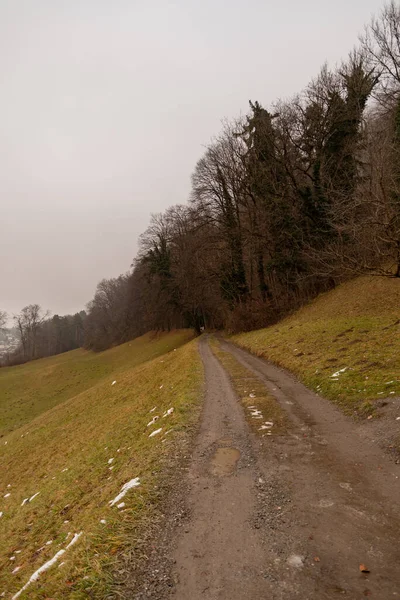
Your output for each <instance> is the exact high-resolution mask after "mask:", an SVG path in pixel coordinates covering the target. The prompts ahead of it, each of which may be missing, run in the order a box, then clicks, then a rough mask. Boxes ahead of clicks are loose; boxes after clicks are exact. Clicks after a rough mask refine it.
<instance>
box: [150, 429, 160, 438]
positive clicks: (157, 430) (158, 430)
mask: <svg viewBox="0 0 400 600" xmlns="http://www.w3.org/2000/svg"><path fill="white" fill-rule="evenodd" d="M161 432H162V427H160V429H156V430H155V431H153V432H152V433H151V434H150V435H149V438H150V437H153V436H155V435H158V434H159V433H161Z"/></svg>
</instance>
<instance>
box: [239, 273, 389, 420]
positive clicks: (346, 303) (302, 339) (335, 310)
mask: <svg viewBox="0 0 400 600" xmlns="http://www.w3.org/2000/svg"><path fill="white" fill-rule="evenodd" d="M232 340H233V341H234V342H235V343H236V344H238V345H239V346H242V347H243V348H246V349H248V350H250V351H251V352H253V353H254V354H257V355H259V356H262V357H264V358H266V359H268V360H271V361H273V362H275V363H276V364H278V365H280V366H282V367H285V368H287V369H289V370H290V371H292V372H293V373H295V374H296V375H297V376H298V377H299V378H300V379H301V380H302V381H303V382H304V383H305V384H306V385H308V386H309V387H311V388H312V389H314V390H315V391H317V392H318V393H320V394H321V395H323V396H326V397H327V398H330V399H331V400H333V401H334V402H336V403H337V404H338V405H339V406H341V407H342V409H343V410H345V412H348V413H353V412H354V411H357V412H359V413H364V414H369V413H370V412H371V411H373V405H374V402H373V401H374V400H376V399H382V398H385V397H390V396H392V395H400V370H399V356H400V280H396V279H383V278H378V277H360V278H358V279H355V280H353V281H350V282H348V283H345V284H343V285H341V286H339V287H338V288H336V289H335V290H333V291H331V292H328V293H326V294H323V295H321V296H320V297H319V298H317V299H316V300H314V301H313V302H312V303H310V304H309V305H308V306H305V307H304V308H302V309H301V310H299V311H298V312H297V313H295V314H294V315H292V316H290V317H289V318H287V319H285V320H284V321H282V322H281V323H279V324H278V325H276V326H273V327H269V328H267V329H261V330H259V331H252V332H250V333H243V334H239V335H235V336H233V337H232Z"/></svg>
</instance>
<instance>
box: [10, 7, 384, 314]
mask: <svg viewBox="0 0 400 600" xmlns="http://www.w3.org/2000/svg"><path fill="white" fill-rule="evenodd" d="M382 6H383V3H382V2H380V1H374V0H366V1H364V2H362V1H361V0H355V1H354V2H352V3H351V5H350V3H348V2H344V0H339V1H338V2H336V3H334V4H332V3H329V2H317V1H316V0H307V1H306V2H305V3H303V4H302V5H299V4H298V3H296V2H294V1H293V0H291V1H290V2H287V3H280V4H279V5H273V6H268V5H267V3H263V2H259V1H258V0H251V1H250V2H248V3H245V2H244V1H243V0H236V1H234V2H232V3H229V5H228V3H226V2H222V1H221V0H218V1H217V2H210V1H209V0H207V1H206V2H202V3H200V2H195V1H192V0H189V1H187V2H183V1H182V0H179V1H176V2H171V3H166V2H160V1H155V2H151V3H144V2H133V3H132V2H127V1H124V0H117V1H116V2H114V3H113V4H112V6H111V5H109V3H106V2H104V1H99V2H94V1H93V0H85V1H83V2H82V3H79V4H77V3H68V4H64V3H61V2H49V1H48V0H41V1H40V2H33V1H25V2H24V1H13V2H11V0H3V2H2V3H1V5H0V40H1V41H0V44H1V49H2V52H1V56H0V65H1V66H0V68H1V74H2V77H1V82H0V88H1V89H0V106H1V132H2V135H1V137H0V155H1V158H2V169H1V174H0V186H1V195H2V198H3V203H2V213H1V216H2V227H1V232H0V251H1V257H2V260H1V261H0V278H1V282H2V294H1V298H0V309H1V310H5V311H7V312H8V313H9V315H10V316H12V314H13V313H17V312H18V311H20V310H21V308H22V307H24V306H26V305H28V304H31V303H38V304H40V305H41V306H42V308H43V309H44V310H47V309H48V310H50V311H51V314H53V315H54V314H60V315H63V314H71V313H75V312H78V311H80V310H82V309H84V308H85V305H86V304H87V302H89V301H90V300H91V298H92V297H93V294H94V291H95V288H96V285H97V283H98V282H99V281H100V280H101V279H103V278H110V277H116V276H118V275H119V274H121V273H124V272H126V271H128V270H129V267H130V264H131V263H132V260H133V258H134V256H135V254H136V249H137V239H138V237H139V235H140V234H141V233H142V232H143V231H144V230H145V229H146V227H147V225H148V223H149V219H150V214H151V213H156V212H160V211H163V210H164V209H165V208H167V207H168V206H170V205H173V204H181V203H185V202H186V201H187V199H188V195H189V191H190V176H191V173H192V172H193V169H194V167H195V164H196V162H197V160H198V159H199V158H201V155H202V153H203V151H204V146H205V145H206V144H207V143H208V142H209V141H210V140H211V139H212V137H213V136H216V135H217V134H218V132H219V131H220V129H221V121H222V120H223V119H225V118H227V119H231V118H235V117H236V116H238V115H240V114H245V113H246V112H247V110H248V101H249V100H252V101H256V100H257V101H259V102H260V103H261V104H262V105H263V106H265V107H266V108H268V107H269V106H270V105H271V104H272V103H273V102H275V101H276V100H277V99H279V98H287V97H290V96H292V95H293V94H296V93H298V92H300V91H301V90H302V89H303V88H304V87H305V86H306V85H307V83H308V82H309V81H310V80H311V79H312V78H313V77H316V76H317V74H318V72H319V70H320V67H321V66H322V65H323V63H324V62H325V61H327V62H328V64H329V65H330V66H333V65H335V64H336V63H339V62H340V61H341V60H342V59H344V58H346V56H347V55H348V53H349V52H350V51H351V49H352V48H353V46H354V45H355V44H356V43H357V35H358V33H360V32H362V30H363V26H364V24H366V23H367V22H368V21H369V20H370V17H371V14H372V13H375V14H377V13H378V12H379V10H380V8H381V7H382ZM339 35H340V39H339Z"/></svg>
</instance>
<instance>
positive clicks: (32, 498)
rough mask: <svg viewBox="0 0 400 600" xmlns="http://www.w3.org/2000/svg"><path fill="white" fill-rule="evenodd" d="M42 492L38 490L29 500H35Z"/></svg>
mask: <svg viewBox="0 0 400 600" xmlns="http://www.w3.org/2000/svg"><path fill="white" fill-rule="evenodd" d="M39 494H40V492H36V494H33V496H31V497H30V498H29V502H32V500H34V499H35V498H36V496H39Z"/></svg>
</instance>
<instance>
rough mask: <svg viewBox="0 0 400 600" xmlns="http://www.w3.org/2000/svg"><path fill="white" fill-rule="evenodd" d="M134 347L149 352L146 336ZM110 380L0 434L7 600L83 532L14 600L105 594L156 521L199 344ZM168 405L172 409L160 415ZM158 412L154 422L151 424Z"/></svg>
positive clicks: (1, 556) (0, 547) (198, 375)
mask: <svg viewBox="0 0 400 600" xmlns="http://www.w3.org/2000/svg"><path fill="white" fill-rule="evenodd" d="M178 339H180V340H181V341H182V340H183V339H184V336H183V337H182V336H181V337H178V338H177V337H176V335H175V336H174V335H171V336H170V337H169V340H167V339H164V340H160V343H162V344H163V347H164V351H165V348H167V347H168V348H169V347H170V345H171V343H173V346H174V347H175V346H176V345H177V340H178ZM154 343H155V344H157V343H158V342H157V341H156V342H154ZM132 344H133V342H132ZM137 344H139V345H137V352H139V351H140V349H142V351H141V352H140V357H139V358H140V359H143V357H144V356H145V355H146V354H147V355H148V354H149V350H148V349H146V348H145V345H146V342H144V341H143V340H142V342H141V344H142V346H140V342H137ZM114 351H115V353H116V354H118V352H117V349H114ZM153 351H154V348H153ZM161 352H162V348H159V353H160V354H161ZM131 359H132V362H134V361H135V359H134V357H133V355H132V356H131V357H130V359H129V360H131ZM84 360H85V358H84ZM127 362H128V361H127ZM115 379H116V380H117V381H116V384H115V385H112V380H111V378H109V377H108V378H107V380H106V381H104V378H103V380H102V381H100V382H97V383H96V384H95V385H94V386H92V387H91V388H90V389H88V390H86V391H84V392H82V393H80V394H78V395H76V396H74V397H72V398H70V399H68V400H66V401H65V402H63V403H62V404H58V405H57V406H54V407H53V408H51V409H50V410H48V411H47V412H45V413H43V414H41V415H39V416H38V417H36V418H35V419H34V420H32V422H31V423H29V425H25V426H24V427H22V428H20V429H18V430H16V431H14V432H12V433H10V434H8V435H7V436H5V437H3V439H2V441H1V444H0V465H1V477H0V481H1V488H0V492H1V496H0V511H1V512H2V513H3V514H2V517H1V518H0V530H1V534H0V595H1V594H2V593H3V592H4V597H5V598H12V597H13V595H14V594H15V593H17V591H18V590H20V589H21V588H22V587H23V586H24V584H25V583H26V582H27V581H28V580H29V578H30V577H31V575H32V574H33V573H34V572H35V571H36V570H37V569H38V568H39V567H41V566H42V565H43V564H44V563H46V562H47V561H48V560H49V559H51V558H52V557H53V556H54V555H55V554H56V553H57V552H58V551H60V549H65V548H66V546H67V544H68V542H69V541H71V539H72V536H73V535H74V534H76V533H79V532H81V531H82V532H83V533H82V536H81V537H80V538H79V540H78V541H77V542H76V544H75V545H74V546H73V547H72V548H70V549H68V550H67V551H66V552H65V554H63V556H61V557H60V559H59V561H58V563H56V564H55V565H53V566H51V568H49V570H47V571H46V572H45V573H43V574H41V576H40V578H39V579H38V581H37V582H33V583H32V584H31V585H30V586H29V587H28V588H27V590H26V591H25V592H23V593H22V594H21V595H20V596H19V598H21V600H25V599H27V598H29V599H32V600H39V599H40V600H43V599H45V598H57V600H62V599H64V598H68V599H74V600H78V599H83V598H85V599H86V598H92V599H99V600H100V599H101V600H104V599H105V598H107V597H111V596H110V595H111V594H112V593H113V592H112V590H113V589H114V588H113V586H114V584H115V580H114V577H113V574H114V573H115V571H116V570H117V567H118V565H119V564H121V563H123V562H124V556H126V555H127V554H130V555H131V556H132V557H133V561H134V560H135V555H136V549H137V553H138V554H139V553H140V552H141V550H140V548H141V541H140V539H139V538H140V535H141V532H142V531H143V525H145V524H146V522H148V523H151V522H152V521H153V520H154V519H155V518H157V517H156V516H157V506H158V504H159V501H160V499H161V498H160V495H161V493H162V491H161V490H162V488H163V485H164V483H165V482H164V479H163V478H164V477H165V473H164V472H163V465H164V464H165V463H166V462H167V461H168V462H169V464H170V465H172V467H173V465H174V464H175V462H176V461H179V456H180V454H181V453H182V448H184V447H185V445H186V444H187V439H188V436H189V432H190V430H191V429H192V428H193V426H194V425H195V424H196V423H197V420H198V414H199V404H200V399H201V389H202V381H203V377H202V367H201V361H200V358H199V354H198V350H197V341H195V340H193V341H191V342H189V343H187V344H186V345H184V346H182V347H181V348H178V349H177V350H176V351H175V352H169V353H168V354H164V355H162V356H159V357H158V358H154V359H153V360H151V361H149V362H146V363H144V364H141V365H138V366H136V367H133V368H130V369H128V370H125V372H122V371H120V372H119V373H118V376H115ZM154 407H156V408H155V410H153V411H152V409H153V408H154ZM170 408H173V409H174V410H173V412H171V413H170V414H169V415H167V416H165V417H164V418H163V415H164V414H165V412H166V411H168V410H169V409H170ZM151 411H152V412H151ZM155 416H158V417H159V419H158V420H156V421H155V422H154V423H153V424H151V425H149V426H148V423H149V422H150V421H151V420H152V419H153V417H155ZM159 428H162V431H161V432H159V433H158V434H157V435H155V436H153V437H149V435H150V433H152V432H154V431H156V430H158V429H159ZM28 432H29V433H28ZM22 435H23V437H22ZM5 442H7V443H5ZM136 477H138V478H139V480H140V485H139V486H138V487H135V488H133V489H131V490H129V491H128V492H127V494H126V495H125V497H124V498H122V499H121V500H120V501H119V502H118V503H117V504H119V503H120V502H124V503H125V506H123V507H120V508H118V507H117V504H116V505H114V506H110V504H109V503H110V501H112V500H113V499H114V498H115V497H116V496H117V494H118V493H119V492H120V490H121V488H122V486H123V485H124V484H125V483H127V482H128V481H130V480H132V479H133V478H136ZM37 493H39V495H37V496H36V497H34V498H33V499H32V501H31V502H29V501H28V502H26V503H25V504H24V505H22V503H23V501H24V499H25V498H32V496H34V495H35V494H37ZM7 494H9V496H8V497H5V496H6V495H7ZM102 521H103V522H102ZM12 557H14V559H13V560H11V559H12ZM62 563H63V564H62ZM60 565H61V566H60ZM132 566H134V564H133V565H132ZM17 567H19V569H18V570H16V569H17ZM13 571H14V573H13ZM112 597H114V596H112Z"/></svg>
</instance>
